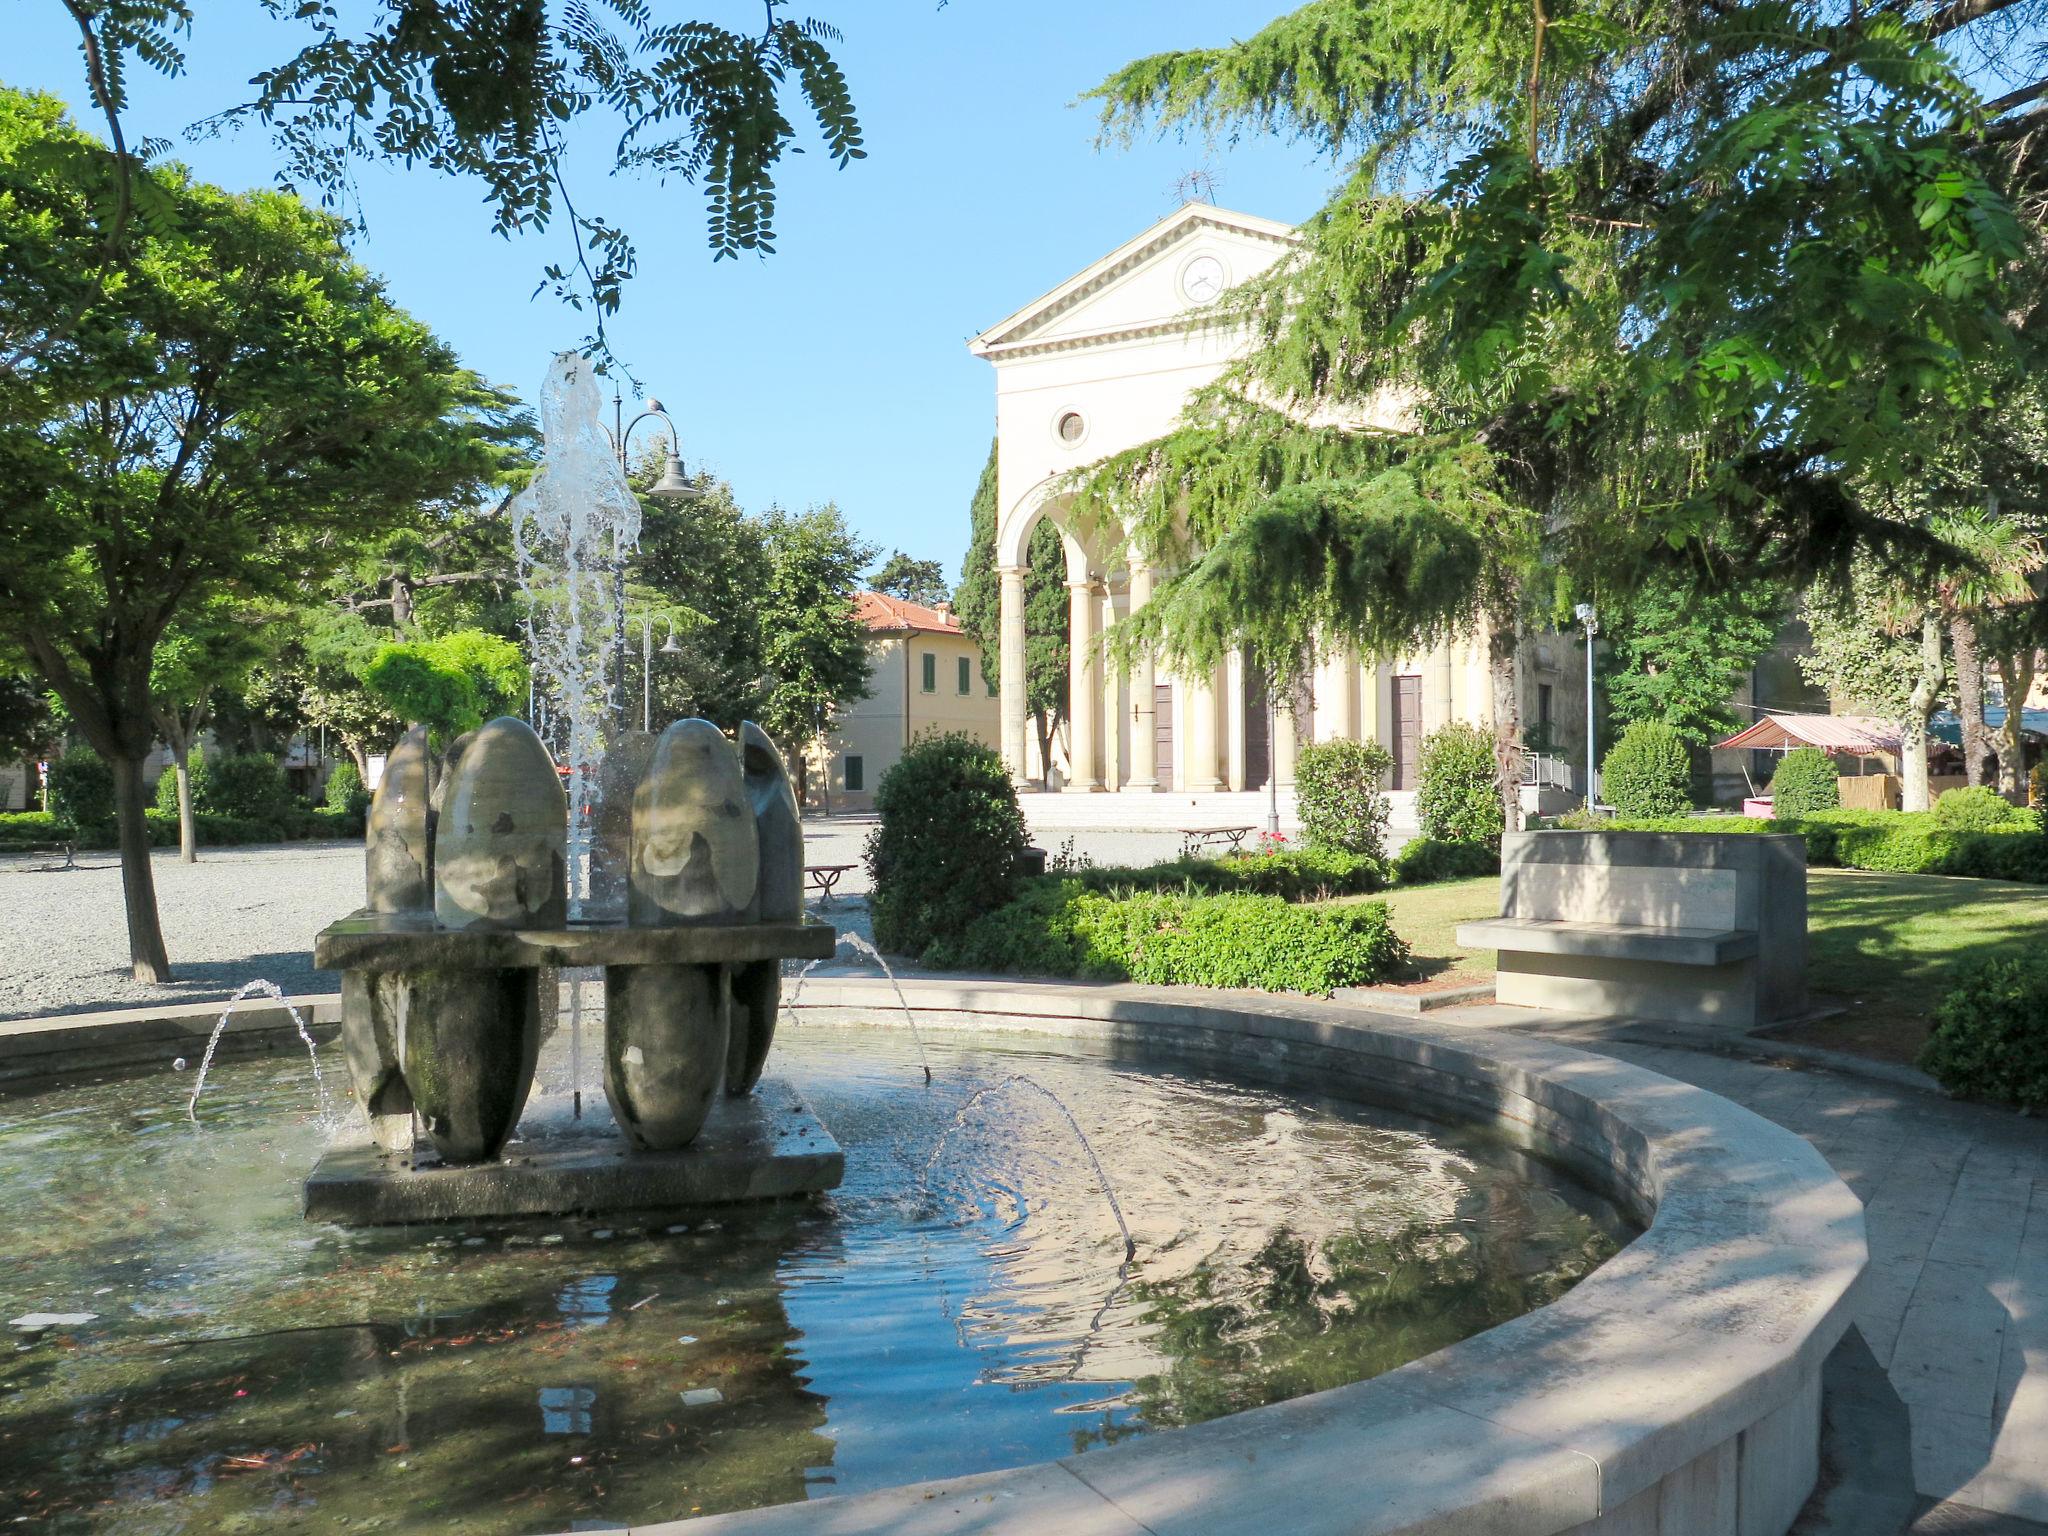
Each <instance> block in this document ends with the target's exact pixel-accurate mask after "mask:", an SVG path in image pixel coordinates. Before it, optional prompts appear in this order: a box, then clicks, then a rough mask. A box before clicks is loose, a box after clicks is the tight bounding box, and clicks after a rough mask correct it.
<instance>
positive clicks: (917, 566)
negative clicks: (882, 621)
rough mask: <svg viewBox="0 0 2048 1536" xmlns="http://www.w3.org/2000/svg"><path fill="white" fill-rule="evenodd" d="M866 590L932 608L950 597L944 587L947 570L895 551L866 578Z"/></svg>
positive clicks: (932, 562)
mask: <svg viewBox="0 0 2048 1536" xmlns="http://www.w3.org/2000/svg"><path fill="white" fill-rule="evenodd" d="M868 588H869V590H870V591H874V592H885V593H887V594H888V595H889V596H891V597H900V598H902V599H903V600H904V601H905V602H908V603H922V604H924V606H925V607H927V608H935V607H937V606H938V605H939V604H940V603H943V602H945V601H946V600H947V599H948V598H950V597H951V596H952V589H951V588H949V587H948V586H947V585H946V568H945V567H944V566H942V565H940V564H939V562H938V561H936V560H913V559H911V558H910V556H908V555H906V554H905V553H903V551H902V550H900V549H899V550H896V551H895V552H894V553H892V554H891V555H890V556H889V558H888V559H887V560H884V561H883V562H882V563H881V564H880V565H879V566H877V567H876V568H875V570H874V573H873V574H872V575H871V576H869V577H868Z"/></svg>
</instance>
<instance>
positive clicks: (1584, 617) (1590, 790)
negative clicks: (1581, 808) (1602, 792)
mask: <svg viewBox="0 0 2048 1536" xmlns="http://www.w3.org/2000/svg"><path fill="white" fill-rule="evenodd" d="M1572 615H1573V617H1575V618H1576V619H1577V620H1578V621H1579V623H1580V624H1582V625H1584V626H1585V630H1586V809H1587V810H1589V811H1590V810H1592V809H1593V803H1594V801H1595V799H1596V798H1597V796H1596V794H1595V792H1594V784H1593V775H1594V772H1595V769H1594V766H1593V765H1594V762H1595V761H1596V759H1595V757H1594V754H1593V637H1594V636H1595V635H1597V634H1599V633H1600V615H1599V614H1597V613H1596V612H1594V610H1593V605H1592V604H1591V603H1580V604H1579V605H1578V607H1576V608H1574V609H1573V610H1572Z"/></svg>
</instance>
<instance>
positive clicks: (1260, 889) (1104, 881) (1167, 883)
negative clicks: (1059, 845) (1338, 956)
mask: <svg viewBox="0 0 2048 1536" xmlns="http://www.w3.org/2000/svg"><path fill="white" fill-rule="evenodd" d="M1051 872H1052V873H1054V874H1058V875H1066V876H1070V877H1071V878H1074V879H1078V880H1079V881H1080V882H1081V883H1082V884H1083V885H1085V886H1087V887H1088V889H1089V890H1091V891H1108V892H1127V891H1181V892H1201V893H1204V894H1210V895H1217V894H1222V893H1225V892H1229V891H1247V892H1250V893H1252V894H1254V895H1259V896H1278V897H1280V898H1281V899H1282V900H1284V901H1327V900H1329V899H1330V898H1332V897H1335V896H1367V895H1370V894H1371V893H1372V892H1374V891H1377V890H1381V889H1383V888H1384V887H1385V886H1386V883H1387V872H1386V866H1385V865H1384V864H1382V863H1381V862H1380V861H1379V860H1378V859H1374V858H1368V857H1367V856H1366V855H1364V854H1362V853H1346V852H1345V851H1344V850H1343V849H1341V848H1281V849H1276V850H1274V851H1272V852H1268V853H1232V854H1225V855H1224V856H1223V857H1221V858H1213V859H1208V858H1181V859H1172V860H1169V861H1167V862H1166V863H1163V864H1147V865H1143V866H1134V867H1126V866H1115V865H1111V866H1107V867H1102V868H1097V867H1095V866H1092V865H1089V866H1085V867H1083V866H1074V865H1069V866H1066V867H1062V868H1055V869H1054V870H1052V871H1051Z"/></svg>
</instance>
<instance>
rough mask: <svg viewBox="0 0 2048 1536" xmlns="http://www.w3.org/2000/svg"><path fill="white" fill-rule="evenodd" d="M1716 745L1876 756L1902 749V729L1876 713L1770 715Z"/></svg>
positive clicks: (1734, 748) (1739, 748)
mask: <svg viewBox="0 0 2048 1536" xmlns="http://www.w3.org/2000/svg"><path fill="white" fill-rule="evenodd" d="M1714 745H1715V746H1716V747H1717V748H1720V749H1723V750H1732V751H1743V750H1748V751H1754V752H1790V751H1792V750H1793V749H1794V748H1796V747H1819V748H1820V749H1821V751H1823V752H1847V753H1852V754H1854V755H1855V756H1858V757H1874V756H1877V755H1879V754H1883V753H1896V752H1897V751H1898V750H1899V728H1898V726H1897V725H1896V724H1894V723H1893V722H1892V721H1890V720H1880V719H1879V718H1877V717H1876V716H1875V715H1789V714H1784V715H1781V714H1767V715H1765V716H1764V717H1763V719H1761V720H1759V721H1757V723H1756V724H1755V725H1752V726H1750V727H1748V728H1747V729H1745V730H1740V731H1737V732H1736V733H1735V734H1734V735H1733V736H1730V737H1729V738H1728V739H1727V740H1726V741H1717V742H1715V743H1714Z"/></svg>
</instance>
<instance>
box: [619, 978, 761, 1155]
mask: <svg viewBox="0 0 2048 1536" xmlns="http://www.w3.org/2000/svg"><path fill="white" fill-rule="evenodd" d="M604 995H605V1014H604V1092H605V1098H606V1100H607V1101H608V1102H609V1103H610V1104H611V1107H612V1115H613V1117H614V1118H616V1119H617V1120H618V1122H619V1128H620V1129H621V1130H623V1131H624V1132H625V1133H626V1139H627V1140H628V1141H630V1142H631V1143H632V1144H633V1145H634V1146H636V1147H639V1148H641V1149H642V1150H643V1151H648V1152H674V1151H676V1150H678V1149H679V1148H682V1147H687V1146H688V1145H689V1144H690V1143H691V1142H692V1141H694V1140H695V1139H696V1136H697V1133H698V1132H699V1131H701V1130H702V1129H703V1128H704V1122H705V1120H706V1119H707V1118H708V1117H709V1115H710V1113H711V1106H712V1104H713V1103H715V1102H716V1101H717V1099H718V1090H719V1088H720V1086H721V1085H722V1084H723V1083H724V1082H725V1080H726V1048H727V1039H728V1036H729V1031H730V1029H731V1013H732V995H731V992H730V990H729V989H728V987H727V985H726V978H725V971H724V968H723V967H722V966H716V965H612V966H607V967H605V973H604Z"/></svg>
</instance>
